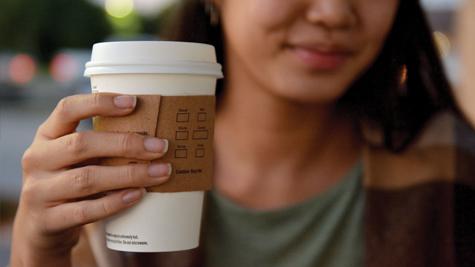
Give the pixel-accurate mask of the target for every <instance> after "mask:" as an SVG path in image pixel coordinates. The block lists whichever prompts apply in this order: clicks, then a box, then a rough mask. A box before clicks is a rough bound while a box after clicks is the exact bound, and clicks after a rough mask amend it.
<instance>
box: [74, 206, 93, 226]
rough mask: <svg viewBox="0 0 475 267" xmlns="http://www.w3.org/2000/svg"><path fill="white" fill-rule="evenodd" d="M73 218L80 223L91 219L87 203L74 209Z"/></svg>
mask: <svg viewBox="0 0 475 267" xmlns="http://www.w3.org/2000/svg"><path fill="white" fill-rule="evenodd" d="M73 220H74V221H75V222H76V223H78V224H83V223H86V222H88V221H89V220H90V218H89V209H88V206H87V205H79V206H77V207H75V208H74V209H73Z"/></svg>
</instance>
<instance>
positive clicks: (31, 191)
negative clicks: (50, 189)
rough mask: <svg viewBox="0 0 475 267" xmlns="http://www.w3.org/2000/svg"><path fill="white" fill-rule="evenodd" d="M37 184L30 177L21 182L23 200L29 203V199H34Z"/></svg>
mask: <svg viewBox="0 0 475 267" xmlns="http://www.w3.org/2000/svg"><path fill="white" fill-rule="evenodd" d="M38 192H39V190H38V186H37V183H36V182H34V181H32V180H31V179H28V180H26V181H25V182H24V183H23V186H22V188H21V197H22V199H23V200H24V201H26V202H28V203H30V202H31V200H34V199H35V198H36V196H37V195H38Z"/></svg>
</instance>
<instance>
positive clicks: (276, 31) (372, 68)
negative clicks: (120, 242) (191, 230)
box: [12, 0, 474, 266]
mask: <svg viewBox="0 0 475 267" xmlns="http://www.w3.org/2000/svg"><path fill="white" fill-rule="evenodd" d="M172 29H173V30H172V31H171V32H172V33H173V34H174V36H172V37H171V38H173V39H177V40H185V41H198V42H207V43H211V44H213V45H215V46H216V47H217V49H218V54H219V57H220V61H221V62H223V63H224V66H225V76H226V79H225V80H224V82H223V83H222V84H221V85H220V90H219V104H218V109H217V117H216V130H215V149H216V165H215V177H214V180H215V189H214V191H213V192H211V193H210V194H209V195H208V196H209V198H208V202H207V213H206V216H205V217H206V221H205V223H204V224H203V226H204V234H203V237H204V238H203V245H202V246H201V247H200V249H196V250H193V251H188V252H182V253H178V254H174V253H171V254H160V255H158V256H157V255H149V254H140V255H132V257H131V258H132V260H131V262H130V263H131V264H137V265H140V264H141V265H143V266H151V265H154V264H157V265H159V264H161V265H159V266H169V265H170V266H187V265H202V264H204V265H206V266H465V265H464V264H467V263H468V264H469V265H470V263H473V262H474V259H473V253H472V252H471V250H470V245H471V244H473V238H474V235H473V230H471V229H472V228H471V227H470V225H469V224H468V222H469V220H470V218H471V217H470V216H473V215H467V214H466V213H460V212H457V211H459V210H458V209H459V207H461V206H460V205H459V204H463V203H465V204H466V203H467V202H465V201H461V200H462V199H461V198H460V197H459V196H471V194H469V193H473V188H472V189H470V187H467V186H464V184H470V183H471V184H473V179H469V178H470V177H471V176H467V175H466V174H467V173H469V171H470V167H471V165H468V164H465V163H467V162H468V159H469V158H470V157H469V156H470V154H466V153H468V152H465V151H463V150H462V149H461V148H459V147H457V146H456V144H454V143H453V140H452V139H453V138H452V137H454V133H455V131H453V129H455V128H453V127H452V126H454V125H456V126H457V128H456V129H457V130H460V129H464V130H467V129H468V128H462V126H464V124H462V122H461V120H459V119H457V118H456V116H454V114H458V113H457V109H456V107H455V106H454V103H453V100H452V99H453V97H452V95H451V92H450V90H449V86H448V83H447V80H446V78H445V76H444V74H443V71H442V68H441V64H440V62H439V59H438V58H437V54H436V50H435V48H434V45H433V43H432V38H431V32H430V29H429V27H428V26H427V23H426V21H425V19H424V16H423V12H422V11H421V8H420V6H419V3H418V2H417V1H413V0H387V1H375V0H312V1H310V0H294V1H288V0H259V1H256V0H216V1H213V2H211V1H206V2H202V1H198V0H188V1H184V3H183V8H182V11H181V13H180V15H179V16H178V20H177V25H176V26H175V28H172ZM134 107H135V98H134V97H130V96H104V95H101V96H91V95H83V96H72V97H68V98H66V99H64V100H62V101H61V102H60V104H59V105H58V106H57V108H56V109H55V110H54V111H53V113H52V114H51V116H50V117H49V118H48V120H47V121H46V122H45V123H44V124H42V125H41V126H40V128H39V129H38V132H37V135H36V138H35V140H34V142H33V144H32V146H31V147H30V148H29V149H28V150H27V152H26V153H25V156H24V159H23V168H24V186H23V190H22V196H21V202H20V206H19V210H18V213H17V217H16V220H15V226H14V237H13V251H12V266H35V265H41V266H44V265H45V264H46V263H47V264H48V266H69V265H70V261H71V250H72V248H73V247H74V246H75V245H76V244H77V242H78V239H79V232H80V230H81V229H82V226H83V225H85V224H87V223H90V222H94V221H97V220H100V219H103V218H106V217H108V216H110V215H112V214H114V213H117V212H119V211H121V210H124V209H127V208H129V207H130V206H132V205H134V204H135V203H137V202H138V201H140V198H141V197H142V196H143V189H142V188H143V187H146V186H149V185H152V184H153V185H158V184H160V183H163V182H165V181H166V177H163V176H164V174H165V173H168V169H167V168H166V166H161V165H158V166H157V165H151V166H146V165H136V166H132V167H130V166H129V167H128V166H120V167H113V168H111V167H109V168H105V167H98V166H93V165H91V164H90V163H89V164H88V163H87V160H89V159H93V158H98V157H103V156H124V155H127V156H128V157H131V156H132V157H136V158H138V159H149V160H151V159H155V158H158V157H160V156H162V155H163V153H164V152H163V149H164V147H165V146H164V142H163V140H158V139H154V138H150V137H148V138H145V137H140V136H135V135H122V134H111V133H107V134H105V133H93V132H87V133H76V132H75V128H76V126H77V123H78V122H79V120H81V119H85V118H89V117H91V116H94V115H101V116H123V115H126V114H129V113H131V112H132V111H133V109H134ZM443 111H445V112H446V113H441V112H443ZM467 131H468V130H467ZM465 138H469V136H467V137H465ZM455 155H456V156H457V157H455ZM455 158H457V162H455V161H454V159H455ZM44 159H48V160H47V161H46V160H44ZM461 164H462V165H461ZM464 164H465V165H464ZM459 166H464V168H462V169H461V168H459ZM127 173H129V174H130V173H133V177H130V175H129V176H128V175H127ZM110 177H119V178H116V179H114V180H111V179H110ZM131 178H133V179H131ZM362 184H364V187H363V186H362ZM454 184H457V186H456V187H454ZM110 190H116V191H114V193H111V194H107V195H106V196H101V197H97V193H101V192H107V191H110ZM461 192H462V193H463V192H465V194H464V195H462V194H460V193H461ZM94 196H95V197H94ZM467 207H469V206H467ZM461 214H463V216H465V218H464V217H463V216H462V215H461ZM454 229H455V230H454ZM467 233H468V235H467ZM464 234H465V235H464ZM470 242H472V243H470ZM155 256H157V257H155ZM152 258H155V259H154V260H152ZM172 259H175V260H176V261H175V262H174V261H173V260H172ZM198 261H200V262H198ZM123 263H124V262H123ZM457 264H458V265H457Z"/></svg>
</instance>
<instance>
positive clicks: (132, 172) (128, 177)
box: [124, 165, 139, 185]
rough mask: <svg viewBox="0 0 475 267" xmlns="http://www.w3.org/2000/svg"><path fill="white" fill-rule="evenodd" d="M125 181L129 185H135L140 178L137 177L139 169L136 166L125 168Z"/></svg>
mask: <svg viewBox="0 0 475 267" xmlns="http://www.w3.org/2000/svg"><path fill="white" fill-rule="evenodd" d="M124 180H125V183H126V184H128V185H135V184H136V183H137V182H138V180H139V178H138V177H137V168H136V166H134V165H128V166H126V167H125V171H124Z"/></svg>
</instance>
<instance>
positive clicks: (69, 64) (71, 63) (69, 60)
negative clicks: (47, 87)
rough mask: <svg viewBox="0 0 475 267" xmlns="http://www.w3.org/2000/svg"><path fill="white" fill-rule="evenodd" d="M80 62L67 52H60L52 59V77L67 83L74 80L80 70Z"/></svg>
mask: <svg viewBox="0 0 475 267" xmlns="http://www.w3.org/2000/svg"><path fill="white" fill-rule="evenodd" d="M80 67H81V66H79V62H77V61H76V60H75V59H74V58H73V57H71V56H68V55H67V54H64V53H60V54H58V55H56V56H55V57H54V58H53V60H52V61H51V65H50V73H51V77H52V78H53V79H54V80H55V81H57V82H59V83H67V82H71V81H72V80H74V78H75V77H76V73H77V72H78V71H79V68H80Z"/></svg>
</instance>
